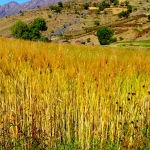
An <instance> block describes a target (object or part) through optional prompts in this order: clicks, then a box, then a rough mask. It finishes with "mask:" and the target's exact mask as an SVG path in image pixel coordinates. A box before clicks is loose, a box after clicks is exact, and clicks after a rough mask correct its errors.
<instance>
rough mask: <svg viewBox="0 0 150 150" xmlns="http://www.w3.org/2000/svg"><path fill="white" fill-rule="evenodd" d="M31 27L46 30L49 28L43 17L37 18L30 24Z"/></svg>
mask: <svg viewBox="0 0 150 150" xmlns="http://www.w3.org/2000/svg"><path fill="white" fill-rule="evenodd" d="M29 28H30V29H33V28H36V29H37V30H40V31H46V30H47V26H46V21H45V19H43V18H37V19H35V20H34V21H33V22H32V23H31V24H30V26H29Z"/></svg>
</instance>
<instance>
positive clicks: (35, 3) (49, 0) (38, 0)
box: [0, 0, 65, 18]
mask: <svg viewBox="0 0 150 150" xmlns="http://www.w3.org/2000/svg"><path fill="white" fill-rule="evenodd" d="M59 1H62V2H63V1H65V0H31V1H29V2H26V3H22V4H18V3H16V2H14V1H11V2H9V3H7V4H5V5H2V6H0V17H1V18H2V17H4V16H9V15H14V14H17V13H19V12H20V11H24V10H28V9H35V8H39V7H43V6H48V5H53V4H56V3H58V2H59Z"/></svg>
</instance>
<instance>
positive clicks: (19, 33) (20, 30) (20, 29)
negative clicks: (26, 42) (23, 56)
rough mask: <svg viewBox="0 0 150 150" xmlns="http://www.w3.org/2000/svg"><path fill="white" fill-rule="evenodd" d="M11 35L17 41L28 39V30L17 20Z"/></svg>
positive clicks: (25, 25)
mask: <svg viewBox="0 0 150 150" xmlns="http://www.w3.org/2000/svg"><path fill="white" fill-rule="evenodd" d="M10 30H11V33H12V35H13V36H14V37H15V38H17V39H29V34H28V32H29V28H28V26H27V24H25V23H24V22H22V21H21V20H19V21H18V22H16V23H15V24H14V25H13V26H12V27H11V28H10Z"/></svg>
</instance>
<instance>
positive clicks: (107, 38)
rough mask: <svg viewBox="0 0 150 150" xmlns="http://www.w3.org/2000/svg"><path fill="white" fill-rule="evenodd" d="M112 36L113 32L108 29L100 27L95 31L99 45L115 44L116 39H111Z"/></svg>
mask: <svg viewBox="0 0 150 150" xmlns="http://www.w3.org/2000/svg"><path fill="white" fill-rule="evenodd" d="M113 35H114V30H111V29H109V28H108V27H105V26H104V27H100V28H99V29H98V31H97V36H98V40H99V42H100V44H101V45H109V44H110V43H113V42H116V41H117V39H116V38H112V36H113Z"/></svg>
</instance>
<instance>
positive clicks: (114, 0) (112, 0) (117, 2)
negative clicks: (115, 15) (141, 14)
mask: <svg viewBox="0 0 150 150" xmlns="http://www.w3.org/2000/svg"><path fill="white" fill-rule="evenodd" d="M110 1H111V3H114V5H118V4H119V0H110Z"/></svg>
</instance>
